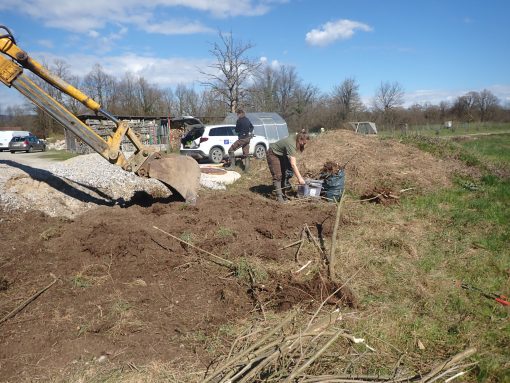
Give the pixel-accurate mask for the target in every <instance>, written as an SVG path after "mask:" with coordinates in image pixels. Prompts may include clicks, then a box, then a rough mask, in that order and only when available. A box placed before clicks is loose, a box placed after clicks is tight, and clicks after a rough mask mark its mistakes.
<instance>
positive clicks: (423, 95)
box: [404, 85, 510, 107]
mask: <svg viewBox="0 0 510 383" xmlns="http://www.w3.org/2000/svg"><path fill="white" fill-rule="evenodd" d="M483 89H487V90H489V91H491V92H492V93H493V94H494V95H495V96H496V97H497V98H498V99H499V100H500V101H501V102H502V104H503V105H504V104H505V103H506V102H508V101H510V85H490V86H488V87H485V88H482V89H418V90H414V91H411V92H406V94H405V96H404V98H405V103H404V106H405V107H409V106H411V105H414V104H424V103H429V104H433V105H438V104H439V103H440V102H441V101H446V102H453V101H455V100H456V99H457V97H460V96H463V95H465V94H466V93H468V92H471V91H474V92H481V91H482V90H483Z"/></svg>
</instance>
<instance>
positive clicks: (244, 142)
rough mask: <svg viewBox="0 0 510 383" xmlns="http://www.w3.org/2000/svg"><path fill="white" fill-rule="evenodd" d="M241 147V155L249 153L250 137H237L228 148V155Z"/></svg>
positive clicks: (231, 154) (246, 155)
mask: <svg viewBox="0 0 510 383" xmlns="http://www.w3.org/2000/svg"><path fill="white" fill-rule="evenodd" d="M241 147H242V148H243V157H248V154H249V153H250V138H239V139H238V140H237V141H236V142H234V143H233V144H232V146H231V147H230V149H229V150H228V155H229V156H233V155H234V152H235V151H236V150H237V149H239V148H241Z"/></svg>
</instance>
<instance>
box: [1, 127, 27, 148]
mask: <svg viewBox="0 0 510 383" xmlns="http://www.w3.org/2000/svg"><path fill="white" fill-rule="evenodd" d="M30 135H32V133H30V132H27V131H24V130H3V131H0V152H3V151H4V150H9V142H11V140H12V138H13V137H25V136H30Z"/></svg>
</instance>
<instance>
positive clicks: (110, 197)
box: [0, 153, 240, 218]
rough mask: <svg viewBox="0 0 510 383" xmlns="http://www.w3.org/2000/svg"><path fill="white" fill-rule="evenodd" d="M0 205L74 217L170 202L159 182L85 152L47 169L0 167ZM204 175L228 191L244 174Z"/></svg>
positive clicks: (214, 186)
mask: <svg viewBox="0 0 510 383" xmlns="http://www.w3.org/2000/svg"><path fill="white" fill-rule="evenodd" d="M0 167H1V171H0V204H1V205H2V207H3V208H4V209H6V210H16V209H20V210H39V211H42V212H44V213H46V214H48V215H50V216H63V217H69V218H73V217H75V216H76V215H79V214H82V213H84V212H85V211H87V210H89V209H91V208H95V207H97V206H98V205H124V204H126V203H128V204H129V203H132V202H133V201H136V200H143V199H144V198H147V197H150V198H152V199H166V198H170V196H171V193H170V191H169V190H168V188H167V187H166V186H165V185H164V184H163V183H161V182H160V181H158V180H156V179H151V178H142V177H139V176H137V175H135V174H133V173H130V172H126V171H124V170H122V169H121V168H120V167H118V166H116V165H112V164H110V163H109V162H107V161H105V160H104V159H103V158H102V157H101V156H100V155H98V154H95V153H94V154H87V155H81V156H78V157H73V158H71V159H69V160H67V161H63V162H58V163H55V164H54V165H51V166H49V167H47V168H45V169H36V168H33V167H23V166H20V167H19V168H13V167H10V166H7V165H4V164H0ZM228 173H230V174H229V175H228V176H224V177H215V176H214V175H209V174H203V175H202V177H201V185H202V186H203V187H207V188H212V189H225V188H226V186H225V185H226V184H229V183H232V182H234V181H235V180H237V179H238V178H239V177H240V175H239V174H238V173H236V172H228Z"/></svg>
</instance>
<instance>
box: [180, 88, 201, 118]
mask: <svg viewBox="0 0 510 383" xmlns="http://www.w3.org/2000/svg"><path fill="white" fill-rule="evenodd" d="M175 98H176V100H177V111H178V113H179V115H181V116H182V115H191V116H195V115H197V114H198V112H199V105H200V100H199V96H198V94H197V92H196V91H195V90H194V89H193V88H188V87H186V85H184V84H179V85H177V88H176V89H175Z"/></svg>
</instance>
